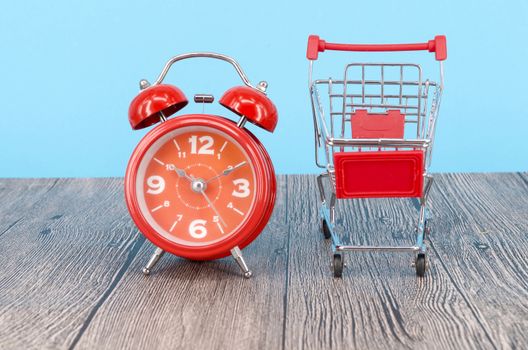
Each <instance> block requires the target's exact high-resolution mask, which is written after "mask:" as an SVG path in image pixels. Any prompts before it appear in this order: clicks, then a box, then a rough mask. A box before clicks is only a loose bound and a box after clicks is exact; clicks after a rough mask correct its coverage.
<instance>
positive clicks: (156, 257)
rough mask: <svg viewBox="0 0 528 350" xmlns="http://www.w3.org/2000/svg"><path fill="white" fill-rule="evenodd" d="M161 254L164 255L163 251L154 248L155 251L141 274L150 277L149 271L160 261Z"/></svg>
mask: <svg viewBox="0 0 528 350" xmlns="http://www.w3.org/2000/svg"><path fill="white" fill-rule="evenodd" d="M163 254H165V251H164V250H163V249H161V248H156V250H155V251H154V254H153V255H152V256H151V257H150V260H149V262H148V263H147V265H146V266H145V267H144V268H143V274H145V275H150V271H152V269H153V268H154V266H156V264H157V263H158V261H159V259H161V257H162V256H163Z"/></svg>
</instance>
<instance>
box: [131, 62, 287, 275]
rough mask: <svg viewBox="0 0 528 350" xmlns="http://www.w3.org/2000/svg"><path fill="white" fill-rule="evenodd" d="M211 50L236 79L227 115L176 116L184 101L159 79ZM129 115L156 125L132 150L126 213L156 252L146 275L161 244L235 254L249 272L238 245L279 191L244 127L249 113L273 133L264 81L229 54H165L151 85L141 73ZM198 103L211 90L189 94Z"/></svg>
mask: <svg viewBox="0 0 528 350" xmlns="http://www.w3.org/2000/svg"><path fill="white" fill-rule="evenodd" d="M191 58H209V59H217V60H222V61H225V62H228V63H230V64H231V65H232V66H233V67H234V69H235V70H236V72H237V73H238V75H239V76H240V78H241V79H242V82H243V85H241V86H235V87H233V88H230V89H229V90H227V91H226V92H225V93H224V94H223V95H222V97H221V98H220V99H219V101H218V102H219V103H220V105H222V106H224V107H225V108H227V109H228V110H229V111H230V112H231V115H232V117H234V120H233V118H227V117H223V116H219V115H210V114H203V113H202V114H196V113H195V114H178V115H176V113H177V112H179V111H180V110H182V109H183V108H184V107H185V106H186V105H187V104H188V100H187V98H186V97H185V95H184V93H183V91H182V90H180V89H179V88H178V87H176V86H174V85H170V84H165V83H163V80H164V79H165V76H166V74H167V72H168V71H169V69H170V68H171V66H172V65H173V64H174V63H176V62H178V61H182V60H185V59H191ZM140 89H141V91H140V93H139V94H138V95H137V96H136V97H135V98H134V99H133V100H132V102H131V104H130V107H129V111H128V120H129V122H130V125H131V127H132V129H134V130H137V129H142V128H146V127H150V126H153V125H155V126H154V127H153V129H152V130H150V131H149V132H148V133H147V134H146V135H145V136H144V137H143V138H142V139H141V141H140V142H139V144H138V145H137V147H136V148H135V150H134V152H133V153H132V155H131V157H130V161H129V163H128V167H127V170H126V175H125V199H126V204H127V207H128V210H129V212H130V215H131V217H132V219H133V221H134V223H135V224H136V226H137V227H138V229H139V230H140V231H141V232H142V233H143V235H144V236H145V237H146V238H147V239H148V240H149V241H150V242H152V243H153V244H154V245H155V246H156V250H155V252H154V254H153V255H152V257H151V258H150V260H149V261H148V263H147V265H146V266H145V267H144V268H143V273H144V274H146V275H148V274H150V272H151V270H152V268H153V267H154V266H155V265H156V263H157V262H158V261H159V259H160V258H161V257H162V256H163V254H164V253H165V252H169V253H171V254H174V255H177V256H179V257H182V258H186V259H190V260H212V259H218V258H222V257H225V256H228V255H232V256H233V257H234V259H235V261H236V262H237V263H238V265H239V266H240V268H241V270H242V271H243V273H244V276H245V277H246V278H249V277H251V274H252V273H251V271H250V270H249V268H248V266H247V264H246V262H245V260H244V257H243V255H242V251H241V250H242V249H243V248H244V247H246V246H247V245H248V244H250V243H251V242H252V241H253V240H254V239H255V238H257V236H258V235H259V234H260V233H261V232H262V230H263V229H264V227H265V226H266V224H267V222H268V220H269V218H270V216H271V213H272V211H273V207H274V204H275V196H276V180H275V172H274V169H273V164H272V162H271V159H270V157H269V155H268V153H267V152H266V149H265V148H264V147H263V145H262V144H261V143H260V142H259V140H258V139H257V138H256V137H255V136H254V135H253V134H252V133H251V132H250V131H249V130H248V129H247V125H248V124H246V122H247V121H249V122H250V123H252V124H255V125H257V126H259V127H261V128H263V129H265V130H267V131H269V132H273V131H274V129H275V126H276V125H277V121H278V114H277V109H276V107H275V105H274V104H273V103H272V102H271V100H270V99H269V98H268V97H267V96H266V89H267V83H266V82H264V81H262V82H260V83H259V84H257V85H256V86H253V85H252V84H251V83H250V81H249V80H248V78H247V77H246V75H245V74H244V72H243V70H242V68H241V67H240V65H239V64H238V63H237V62H236V61H235V60H234V59H233V58H231V57H229V56H226V55H222V54H217V53H209V52H201V53H187V54H182V55H178V56H175V57H173V58H171V59H170V60H169V61H168V62H167V63H166V65H165V67H164V68H163V70H162V72H161V74H160V76H159V77H158V79H157V80H156V81H155V82H154V83H153V84H152V85H151V84H150V83H149V82H148V81H146V80H141V81H140ZM194 102H195V103H203V104H204V103H213V102H214V96H212V95H207V94H196V95H194Z"/></svg>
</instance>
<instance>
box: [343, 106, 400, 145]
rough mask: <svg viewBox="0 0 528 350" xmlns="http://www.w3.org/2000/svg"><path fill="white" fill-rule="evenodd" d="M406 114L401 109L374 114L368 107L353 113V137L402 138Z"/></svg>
mask: <svg viewBox="0 0 528 350" xmlns="http://www.w3.org/2000/svg"><path fill="white" fill-rule="evenodd" d="M404 125H405V115H403V114H401V113H400V111H399V110H389V111H388V112H387V114H372V113H368V112H367V110H366V109H358V110H356V111H355V112H354V113H352V138H354V139H379V138H385V139H402V138H403V132H404Z"/></svg>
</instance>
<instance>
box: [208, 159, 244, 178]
mask: <svg viewBox="0 0 528 350" xmlns="http://www.w3.org/2000/svg"><path fill="white" fill-rule="evenodd" d="M243 165H246V161H243V162H240V163H238V164H237V165H235V166H234V167H231V168H227V169H226V170H224V171H222V172H221V173H220V174H218V175H216V176H213V177H212V178H210V179H209V180H207V181H205V183H209V182H211V181H213V180H214V179H217V178H219V177H220V176H226V175H229V174H231V172H233V171H234V170H235V169H238V168H240V167H241V166H243Z"/></svg>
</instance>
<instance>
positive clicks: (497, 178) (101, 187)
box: [0, 173, 528, 349]
mask: <svg viewBox="0 0 528 350" xmlns="http://www.w3.org/2000/svg"><path fill="white" fill-rule="evenodd" d="M316 191H317V189H316V184H315V178H314V177H313V176H287V177H284V176H281V177H280V178H279V191H278V193H279V198H278V201H277V206H276V209H275V212H274V215H273V217H272V220H271V222H270V224H269V225H268V227H267V228H266V230H265V232H264V233H263V234H262V235H261V237H259V238H258V239H257V240H256V241H255V242H254V244H252V245H251V246H250V247H248V248H247V249H246V250H244V254H245V256H246V258H247V260H248V263H249V264H251V267H252V268H253V270H254V272H255V276H254V277H253V278H252V280H249V281H248V280H245V279H243V278H241V277H240V272H239V270H238V267H237V266H236V264H235V263H234V262H233V261H232V260H231V259H222V260H219V261H213V262H206V263H193V262H188V261H184V260H182V259H179V258H176V257H172V256H167V255H166V256H165V257H164V258H163V260H162V261H161V262H160V264H159V265H158V266H157V267H156V271H155V272H154V274H153V275H152V276H150V277H144V276H143V275H142V274H141V271H140V270H141V267H142V266H143V264H144V263H145V262H146V260H148V258H149V256H150V254H151V253H152V250H153V248H152V246H151V245H150V243H148V242H147V243H146V244H143V242H144V239H143V238H142V236H140V235H138V233H137V230H136V229H135V227H134V225H133V224H132V222H131V220H130V219H129V217H128V213H127V211H126V208H125V206H124V202H123V193H122V180H121V179H97V180H93V179H83V180H81V179H77V180H72V179H64V180H63V179H61V180H55V179H43V180H34V179H33V180H31V179H30V180H6V179H0V216H1V217H2V221H1V222H0V264H1V266H2V267H3V268H2V270H0V348H2V349H4V348H5V349H11V348H14V349H15V348H68V347H76V348H144V347H147V346H149V347H166V348H186V347H190V346H193V347H205V348H226V347H229V348H274V349H275V348H284V349H289V348H301V347H303V348H325V347H335V348H344V347H355V348H366V347H369V348H374V349H376V348H384V347H390V348H416V347H426V348H432V349H434V348H438V349H440V348H441V349H444V348H457V349H458V348H524V347H526V346H527V344H528V336H527V335H526V332H525V331H524V330H525V329H526V328H528V254H527V253H526V251H528V235H527V232H528V215H527V213H528V176H527V174H526V173H524V174H472V175H467V174H457V175H441V176H437V184H436V185H435V186H434V187H433V193H432V194H431V203H432V210H433V220H432V221H431V229H432V244H431V246H432V249H431V258H432V269H431V271H430V274H429V275H428V277H426V278H425V279H424V280H420V279H417V278H416V277H415V275H414V270H413V269H412V268H411V267H410V261H411V259H410V256H407V255H390V254H364V255H361V254H348V255H347V256H346V258H347V263H348V265H349V268H348V269H346V270H345V276H344V278H343V279H342V280H336V279H334V278H333V277H332V273H331V270H330V257H331V254H330V249H329V248H330V247H329V245H328V242H324V241H323V239H322V234H321V233H320V232H319V223H318V220H317V218H318V215H317V210H318V198H317V194H316ZM338 218H339V219H340V221H339V223H338V226H339V228H340V229H341V230H344V229H347V230H348V231H350V232H351V238H352V241H354V242H357V243H369V244H383V243H388V244H408V243H411V242H412V239H413V237H412V236H413V234H412V231H413V229H414V225H415V221H416V209H415V208H414V206H413V204H412V202H410V201H408V200H400V199H392V200H356V201H346V202H340V206H339V207H338Z"/></svg>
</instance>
